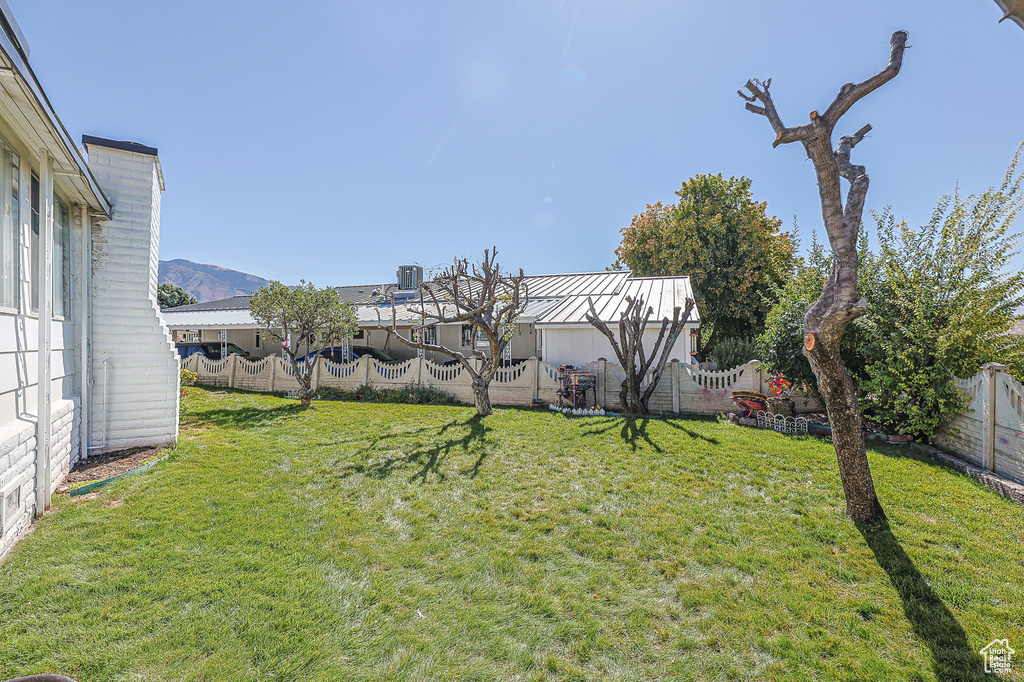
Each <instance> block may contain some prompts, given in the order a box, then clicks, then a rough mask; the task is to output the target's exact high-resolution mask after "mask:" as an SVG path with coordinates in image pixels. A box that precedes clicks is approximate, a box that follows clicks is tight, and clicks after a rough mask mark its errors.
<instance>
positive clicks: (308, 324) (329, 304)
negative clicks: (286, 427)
mask: <svg viewBox="0 0 1024 682" xmlns="http://www.w3.org/2000/svg"><path fill="white" fill-rule="evenodd" d="M249 309H250V310H251V311H252V317H253V319H254V320H256V321H257V322H258V323H259V324H261V325H263V327H264V328H265V329H266V331H267V333H268V334H269V335H270V336H271V337H272V338H274V339H276V340H277V341H278V342H280V343H281V348H282V349H283V350H284V353H285V355H286V356H287V358H288V361H289V362H290V363H291V366H292V370H293V372H294V376H295V379H296V380H297V381H298V382H299V400H301V401H302V406H303V407H309V404H310V400H311V399H312V398H313V393H314V391H313V386H312V384H313V370H314V368H315V367H316V363H317V362H319V361H320V356H319V351H321V350H323V349H324V348H328V347H330V346H332V345H334V344H335V343H336V342H338V341H343V340H345V339H351V338H352V335H353V334H354V333H355V332H356V330H357V329H359V322H358V320H357V319H356V309H355V306H354V305H353V304H352V302H351V301H342V300H341V298H340V297H339V296H338V291H337V290H336V289H333V288H331V287H325V288H323V289H317V288H316V287H315V286H313V285H312V284H311V283H307V282H306V281H305V280H303V281H301V282H300V283H299V286H297V287H288V286H285V285H284V284H281V283H280V282H276V281H272V282H270V284H268V285H267V286H265V287H260V288H259V289H257V290H256V292H255V293H253V295H252V298H250V299H249ZM303 343H305V344H306V351H307V352H308V353H310V354H316V355H313V356H312V357H313V359H312V360H310V361H308V362H307V361H302V357H301V356H300V353H299V348H300V347H301V346H302V344H303Z"/></svg>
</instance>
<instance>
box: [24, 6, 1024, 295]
mask: <svg viewBox="0 0 1024 682" xmlns="http://www.w3.org/2000/svg"><path fill="white" fill-rule="evenodd" d="M9 4H10V5H11V8H12V10H13V11H14V13H15V16H16V17H17V19H18V21H19V23H20V24H21V27H22V29H23V31H24V33H25V35H26V37H27V39H28V43H29V45H30V47H31V51H32V53H31V62H32V65H33V68H34V69H35V71H36V74H37V75H38V77H39V79H40V80H41V82H42V84H43V87H44V88H45V89H46V91H47V94H48V95H49V97H50V100H51V102H52V103H53V105H54V107H55V108H56V110H57V112H58V114H59V115H60V116H61V118H62V120H63V122H64V124H65V126H66V127H67V128H68V130H69V131H70V132H71V134H72V136H73V137H75V138H76V139H80V137H81V134H82V133H86V134H91V135H99V136H103V137H110V138H114V139H125V140H132V141H136V142H141V143H144V144H147V145H151V146H155V147H158V148H159V149H160V158H161V163H162V165H163V170H164V175H165V178H166V184H167V191H166V192H165V193H164V196H163V224H162V234H161V250H160V255H161V258H163V259H171V258H187V259H190V260H194V261H199V262H204V263H212V264H216V265H222V266H225V267H230V268H234V269H237V270H243V271H246V272H251V273H253V274H257V275H260V276H263V277H267V278H271V279H281V280H283V281H285V282H289V283H292V282H296V281H298V280H299V279H300V278H305V279H307V280H311V281H313V282H315V283H317V284H321V285H326V284H350V283H368V282H375V281H388V280H390V279H391V278H392V277H393V275H394V271H395V269H396V266H398V265H399V264H403V263H414V262H415V263H420V264H422V265H426V266H431V265H436V264H439V263H443V262H446V261H449V260H450V259H451V258H452V257H453V256H456V255H463V256H473V255H475V254H479V253H480V252H481V251H482V250H483V249H484V248H485V247H488V246H491V245H492V244H496V245H497V246H498V249H499V251H500V252H501V261H502V263H503V264H504V265H506V266H508V267H514V268H518V267H522V268H523V269H524V270H526V271H527V272H528V273H534V274H539V273H546V272H582V271H593V270H601V269H603V268H604V267H605V266H606V265H608V264H609V263H610V262H611V261H612V260H613V259H614V255H613V251H614V248H615V246H616V245H617V244H618V241H619V230H620V228H622V227H623V226H625V225H628V224H629V221H630V218H631V217H632V215H633V214H634V213H637V212H639V211H641V210H642V209H643V208H644V206H645V205H646V204H647V203H653V202H655V201H659V200H663V201H672V200H673V199H674V195H673V192H674V191H675V190H676V189H678V187H679V185H680V184H681V183H682V182H683V181H684V180H685V179H686V178H688V177H690V176H692V175H694V174H697V173H723V174H725V175H727V176H728V175H745V176H747V177H750V178H751V179H752V180H753V192H754V195H755V198H757V199H758V200H762V201H767V202H768V210H769V212H771V213H773V214H775V215H777V216H779V217H780V218H782V219H783V220H784V222H785V225H786V226H787V228H789V227H791V226H792V223H793V216H794V215H796V216H797V219H798V222H799V235H800V237H801V239H802V241H803V243H804V244H805V245H806V244H807V243H809V241H810V233H811V230H812V229H813V228H815V227H818V228H819V233H820V224H821V214H820V209H819V207H818V199H817V191H816V187H815V184H814V175H813V170H812V167H811V164H810V162H809V161H807V160H806V157H805V155H804V153H803V150H802V149H801V148H800V147H799V146H797V145H788V146H783V147H779V148H777V149H774V150H773V149H772V147H771V141H772V139H773V133H772V131H771V129H770V126H769V125H768V122H767V120H766V119H764V118H762V117H759V116H754V115H752V114H749V113H747V112H745V111H744V110H743V106H742V105H743V102H742V101H741V100H740V99H739V97H737V96H736V94H735V93H736V90H737V89H738V88H740V87H741V86H742V85H743V84H744V83H745V82H746V80H747V79H748V78H750V77H758V78H761V79H767V78H769V77H771V78H773V84H772V92H773V94H774V97H775V101H776V104H777V106H778V108H779V110H780V113H781V115H782V117H783V119H784V121H786V123H787V124H790V125H797V124H800V123H803V122H805V121H806V120H807V114H808V112H810V111H811V110H813V109H819V110H823V109H824V107H826V106H827V105H828V103H829V102H830V101H831V100H832V98H833V97H834V95H835V93H836V92H837V91H838V88H839V87H840V86H841V85H842V84H843V83H845V82H847V81H858V80H862V79H863V78H866V77H867V76H869V75H871V74H873V73H875V72H876V71H878V70H879V69H881V68H882V67H883V66H884V65H885V63H886V60H887V58H888V51H889V36H890V35H891V33H892V32H893V31H894V30H897V29H904V30H907V31H909V33H910V45H912V46H913V47H912V48H911V49H910V50H908V51H907V54H906V57H905V60H904V66H903V71H902V72H901V73H900V75H899V76H898V77H897V78H896V79H895V80H894V81H892V82H890V83H889V84H887V85H886V86H884V87H883V88H882V89H881V90H879V91H877V92H875V93H874V94H872V95H871V96H869V97H868V98H867V99H865V100H862V101H861V102H860V103H859V104H858V105H857V106H855V107H854V108H853V109H852V110H851V111H850V112H849V113H848V114H847V115H846V117H845V118H844V119H843V121H842V122H841V123H840V126H839V130H837V133H839V134H845V133H851V132H853V131H855V130H857V129H858V128H860V127H861V126H862V125H863V124H864V123H871V124H872V126H873V127H874V131H873V132H872V134H871V136H870V137H869V138H868V139H867V140H866V141H865V142H864V143H863V144H862V145H861V146H858V148H857V150H856V152H855V159H854V160H855V162H856V163H860V164H864V165H866V166H867V170H868V173H869V175H870V177H871V189H870V192H869V194H868V202H867V205H868V208H874V209H880V208H883V207H885V206H887V205H892V206H893V209H894V211H895V213H896V215H897V216H898V217H905V218H907V219H908V220H909V221H911V222H913V223H920V222H923V221H925V220H927V218H928V216H929V215H930V212H931V209H932V207H933V206H934V204H935V202H936V200H937V199H938V198H939V196H941V195H942V194H945V193H948V192H950V191H952V190H953V188H954V186H955V184H956V183H957V182H958V181H959V183H960V186H961V188H962V189H963V190H964V191H965V192H976V191H981V190H983V189H985V188H986V187H988V186H990V185H993V184H996V183H997V182H998V181H999V180H1000V179H1001V177H1002V174H1003V172H1004V170H1005V168H1006V166H1007V164H1008V162H1009V161H1010V159H1011V157H1012V155H1013V152H1014V151H1015V149H1016V146H1017V144H1018V143H1020V142H1021V141H1022V140H1024V118H1022V115H1024V87H1021V83H1022V82H1024V31H1022V30H1021V29H1020V27H1018V26H1016V25H1014V24H1012V23H1011V22H1008V21H1007V22H1003V23H1001V24H999V23H997V21H998V19H999V17H1000V14H1001V13H1000V10H999V8H998V6H997V5H996V3H995V2H993V1H992V0H970V1H968V2H963V1H959V2H957V1H953V0H942V1H938V2H925V1H923V0H921V1H913V2H910V1H897V0H887V1H884V2H883V1H873V0H869V1H863V2H857V3H839V2H820V0H806V1H791V2H781V3H765V2H763V1H747V0H742V1H734V2H729V3H703V2H700V3H699V2H692V1H678V0H677V1H674V2H642V1H639V0H637V1H630V0H618V1H612V0H516V1H508V2H465V1H463V2H448V1H445V0H434V1H432V2H429V3H427V2H415V3H414V2H405V3H397V2H389V1H387V0H378V1H374V2H337V1H327V0H305V1H300V2H293V3H280V2H263V1H260V0H245V1H241V0H217V1H216V2H210V1H209V0H205V1H203V2H199V1H194V0H176V1H175V2H167V3H164V2H160V3H157V2H139V1H138V0H94V1H93V2H88V3H83V2H80V1H75V2H72V1H70V0H31V1H30V0H9Z"/></svg>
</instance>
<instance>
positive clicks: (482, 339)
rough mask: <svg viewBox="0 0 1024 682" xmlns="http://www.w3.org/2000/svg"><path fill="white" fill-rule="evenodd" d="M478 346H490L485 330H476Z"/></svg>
mask: <svg viewBox="0 0 1024 682" xmlns="http://www.w3.org/2000/svg"><path fill="white" fill-rule="evenodd" d="M476 345H478V346H487V345H489V342H488V341H487V335H486V334H484V330H483V329H477V330H476Z"/></svg>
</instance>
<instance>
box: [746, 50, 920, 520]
mask: <svg viewBox="0 0 1024 682" xmlns="http://www.w3.org/2000/svg"><path fill="white" fill-rule="evenodd" d="M906 46H907V33H906V32H904V31H897V32H895V33H893V34H892V38H891V40H890V52H889V64H888V65H887V66H886V67H885V68H884V69H882V71H880V72H879V73H877V74H875V75H874V76H872V77H871V78H868V79H867V80H865V81H862V82H860V83H856V84H855V83H846V84H845V85H843V86H842V87H841V88H840V89H839V94H838V95H836V98H835V100H833V101H832V103H831V104H830V105H829V107H828V109H826V110H825V113H824V114H819V113H818V112H817V111H812V112H811V115H810V118H811V121H810V123H807V124H805V125H802V126H797V127H795V128H787V127H786V126H785V125H784V124H783V123H782V119H781V117H780V116H779V114H778V111H777V110H776V109H775V104H774V102H773V101H772V98H771V95H770V94H769V92H768V88H769V86H770V85H771V79H769V80H768V81H767V82H765V83H761V82H759V81H755V80H749V81H747V84H746V86H745V87H746V89H747V90H749V91H750V95H749V96H748V95H745V94H744V93H743V92H740V93H739V95H740V97H742V98H743V99H745V100H746V101H747V105H746V108H747V110H748V111H751V112H753V113H755V114H760V115H762V116H764V117H766V118H767V119H768V120H769V122H770V123H771V124H772V128H773V129H774V130H775V142H774V143H773V145H772V146H778V145H780V144H786V143H789V142H801V143H802V144H803V146H804V149H805V150H806V151H807V155H808V157H810V159H811V162H812V163H813V164H814V172H815V175H816V177H817V181H818V194H819V197H820V199H821V213H822V218H823V220H824V223H825V231H826V233H827V234H828V240H829V244H830V245H831V247H832V272H831V273H830V275H829V278H828V281H826V283H825V288H824V290H823V291H822V293H821V296H820V297H819V298H818V300H817V301H815V302H814V303H812V304H811V305H810V306H809V307H808V308H807V312H806V313H805V315H804V331H805V332H806V333H807V336H806V338H805V343H804V354H805V355H806V356H807V358H808V360H809V361H810V363H811V369H812V370H813V371H814V376H815V377H816V378H817V380H818V392H819V393H820V395H821V397H822V398H823V399H824V401H825V408H826V409H827V411H828V416H829V420H830V421H831V423H832V443H833V445H834V446H835V449H836V459H837V460H838V464H839V475H840V477H841V479H842V481H843V492H844V493H845V495H846V513H847V515H849V516H851V517H853V518H855V519H857V520H859V521H864V522H868V523H878V522H882V521H884V520H885V511H884V510H883V509H882V505H881V503H880V502H879V501H878V496H877V495H876V494H875V485H874V481H873V480H872V478H871V468H870V466H869V465H868V458H867V450H866V449H865V447H864V437H863V432H862V429H861V423H860V410H859V409H858V405H857V394H856V390H855V388H854V385H853V380H852V379H851V378H850V374H849V372H848V371H847V370H846V367H845V365H843V360H842V357H841V356H840V354H839V345H840V340H841V339H842V336H843V331H844V330H845V329H846V327H847V326H848V325H849V324H850V322H852V321H853V320H854V319H856V318H857V317H858V316H859V315H861V314H862V313H863V312H864V309H865V307H866V306H867V301H866V300H864V299H863V298H861V296H860V294H859V292H858V291H857V267H858V262H857V234H858V232H859V230H860V224H861V216H862V215H863V212H864V201H865V198H866V196H867V191H868V176H867V173H866V171H865V169H864V167H863V166H854V165H853V164H852V163H851V162H850V152H851V151H852V149H853V148H854V147H855V146H856V145H857V144H858V143H859V142H861V141H862V140H863V139H864V136H865V135H866V134H867V133H868V131H870V130H871V126H870V125H866V126H864V127H862V128H861V129H860V130H858V131H857V132H856V133H855V134H853V135H850V136H845V137H843V138H841V139H840V142H839V148H838V149H837V150H835V151H833V150H832V131H833V129H834V128H835V125H836V123H838V122H839V119H840V118H841V117H842V116H843V114H845V113H846V112H847V111H849V109H850V107H852V106H853V105H854V104H855V103H856V102H857V101H858V100H859V99H861V98H862V97H864V96H865V95H867V94H869V93H870V92H873V91H874V90H876V89H877V88H879V87H881V86H882V85H883V84H885V83H887V82H889V81H890V80H892V79H893V78H895V77H896V75H897V74H898V73H899V71H900V67H901V66H902V64H903V52H904V50H905V49H906ZM755 101H757V102H760V103H761V105H760V106H759V105H757V104H754V102H755ZM840 177H843V178H845V179H846V180H847V181H849V183H850V189H849V192H848V194H847V198H846V205H845V206H844V205H843V200H842V194H841V191H840V182H839V179H840Z"/></svg>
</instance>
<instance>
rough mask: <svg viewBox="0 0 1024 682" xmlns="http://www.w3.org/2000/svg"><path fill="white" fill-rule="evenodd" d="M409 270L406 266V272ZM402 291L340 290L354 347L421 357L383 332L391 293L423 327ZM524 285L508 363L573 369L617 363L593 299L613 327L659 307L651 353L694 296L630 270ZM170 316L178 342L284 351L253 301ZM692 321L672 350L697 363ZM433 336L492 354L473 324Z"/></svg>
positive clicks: (413, 299)
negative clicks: (595, 322) (639, 308)
mask: <svg viewBox="0 0 1024 682" xmlns="http://www.w3.org/2000/svg"><path fill="white" fill-rule="evenodd" d="M405 268H406V266H403V268H402V269H400V272H401V271H402V270H404V269H405ZM399 287H400V284H398V283H393V284H373V285H365V286H345V287H338V288H337V290H338V294H339V296H340V297H341V298H342V299H343V300H346V301H352V302H353V303H355V304H356V310H357V314H358V318H359V324H360V327H361V329H360V331H359V333H358V334H357V336H356V338H355V339H353V340H352V342H351V343H352V344H353V345H357V346H371V347H375V348H380V349H382V350H384V351H386V352H387V353H388V354H389V355H391V356H392V357H394V358H395V359H396V360H405V359H408V358H411V357H414V356H415V355H416V350H415V349H413V348H410V347H408V346H405V345H403V344H401V343H398V342H396V341H395V340H394V339H392V338H390V337H389V336H388V334H387V333H386V332H385V331H384V330H383V329H380V328H379V327H378V314H379V315H380V320H382V321H383V322H384V324H387V325H390V324H391V312H392V311H391V296H392V295H394V298H395V318H396V320H397V324H398V329H399V333H400V334H401V335H402V336H405V337H406V338H408V337H409V335H410V334H411V332H412V329H413V326H414V325H418V323H419V318H418V317H417V316H416V315H415V314H414V312H413V310H415V309H416V308H417V307H418V306H419V295H418V293H417V292H416V291H415V290H412V289H400V288H399ZM526 287H527V292H528V296H529V303H528V305H527V307H526V310H525V311H524V313H523V314H522V316H521V317H520V319H519V323H518V324H517V325H516V332H515V335H514V336H513V338H512V343H511V344H509V357H508V358H507V359H508V360H509V361H510V362H517V361H520V360H526V359H528V358H530V357H538V358H540V359H541V360H544V361H546V362H551V363H554V364H572V365H580V364H585V363H587V362H591V361H593V360H596V359H597V358H599V357H603V358H606V359H610V360H614V359H615V355H614V352H613V351H612V348H611V346H610V345H609V343H608V341H607V339H606V338H605V337H604V336H603V335H602V334H601V333H600V332H598V331H597V330H596V329H595V328H594V327H593V326H592V325H591V324H590V323H589V322H587V320H586V317H585V315H586V313H587V312H588V310H589V307H588V302H587V301H588V299H592V300H593V301H594V308H595V310H596V311H597V313H598V315H599V316H600V317H601V319H602V320H604V321H605V322H607V323H608V324H609V325H610V326H612V328H613V329H615V327H616V325H617V324H618V321H619V315H620V314H621V313H622V311H623V310H624V309H625V305H626V303H625V298H626V296H634V297H635V296H637V295H642V296H643V297H644V300H645V301H647V302H648V305H650V306H652V307H653V308H654V314H653V315H652V316H651V322H650V323H649V325H648V330H647V333H646V337H645V343H644V347H645V348H647V349H648V350H650V349H652V348H653V347H654V341H655V340H656V339H657V336H658V331H659V330H660V327H661V322H660V321H661V319H662V318H664V317H668V318H670V319H671V317H672V309H673V307H675V306H679V307H680V308H684V307H685V305H686V304H685V301H686V299H687V298H692V297H693V290H692V288H691V285H690V278H689V277H633V275H632V274H631V273H629V272H622V271H618V272H591V273H580V274H560V275H531V276H529V277H527V278H526ZM428 310H429V306H428ZM164 318H165V319H166V320H167V325H168V326H169V327H170V328H171V330H172V331H173V333H174V334H175V338H176V340H178V341H217V340H219V339H220V336H221V332H222V331H223V332H225V335H224V338H225V340H226V341H227V342H228V343H234V344H235V345H237V346H240V347H241V348H244V349H245V350H247V351H249V353H250V354H251V355H250V357H251V358H253V359H257V358H262V357H266V356H268V355H274V354H277V353H279V352H280V347H279V346H278V345H277V344H276V343H275V342H274V341H272V340H270V339H268V338H267V337H266V336H267V335H266V332H265V331H264V330H263V329H262V328H261V327H260V325H258V324H257V323H256V321H255V320H253V318H252V315H251V314H250V312H249V297H248V296H234V297H232V298H227V299H224V300H221V301H208V302H206V303H196V304H193V305H187V306H181V307H179V308H174V309H171V310H165V311H164ZM691 318H692V319H691V320H690V321H689V322H688V323H687V325H686V329H685V330H684V332H683V334H682V335H681V337H680V339H679V340H678V341H677V342H676V345H675V347H674V348H673V349H672V354H671V355H670V357H671V358H678V359H679V360H681V361H683V362H690V361H691V356H690V352H691V351H692V350H693V348H694V344H693V338H692V335H695V334H696V332H697V330H698V328H699V327H700V319H699V318H698V315H697V310H696V308H694V310H693V314H692V316H691ZM428 333H429V334H431V335H432V336H433V338H434V339H436V341H437V342H439V343H441V344H443V345H445V346H447V347H448V348H451V349H453V350H461V351H467V352H469V351H472V350H473V349H474V348H476V349H479V350H481V351H485V350H486V349H487V343H486V341H484V340H483V339H482V338H474V335H473V332H472V329H471V328H470V326H469V325H465V324H459V323H456V324H438V325H434V326H433V328H432V329H431V330H430V331H429V332H428ZM425 357H427V358H429V359H432V360H434V361H436V362H446V361H448V360H449V359H450V358H448V356H446V355H443V354H441V353H432V352H427V353H425Z"/></svg>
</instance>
